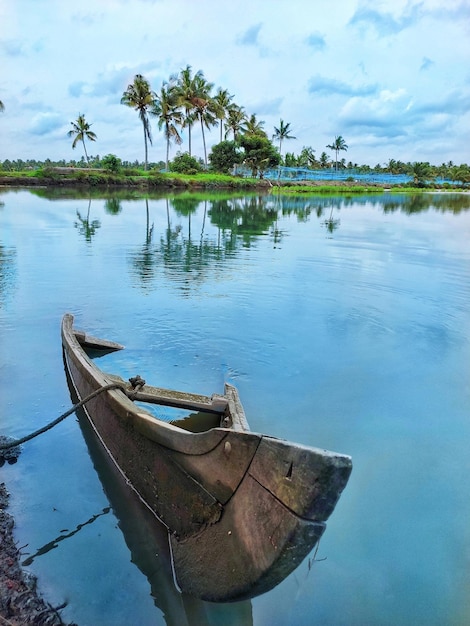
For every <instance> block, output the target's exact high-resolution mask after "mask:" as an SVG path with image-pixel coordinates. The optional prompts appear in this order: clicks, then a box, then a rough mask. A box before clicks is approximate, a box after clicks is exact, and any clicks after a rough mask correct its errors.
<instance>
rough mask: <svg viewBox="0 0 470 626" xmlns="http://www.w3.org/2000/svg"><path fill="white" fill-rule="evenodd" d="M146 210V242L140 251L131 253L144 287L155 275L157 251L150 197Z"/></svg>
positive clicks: (136, 272)
mask: <svg viewBox="0 0 470 626" xmlns="http://www.w3.org/2000/svg"><path fill="white" fill-rule="evenodd" d="M145 210H146V228H145V243H144V245H143V246H142V248H141V249H140V250H139V251H137V252H135V253H133V254H132V255H131V257H132V259H131V260H132V265H133V266H134V270H135V274H136V275H137V276H138V277H139V279H140V282H141V284H142V286H143V287H146V286H148V283H149V282H150V281H151V280H152V278H153V277H154V274H155V257H156V252H155V250H154V249H153V247H152V237H153V224H152V225H150V211H149V201H148V198H145Z"/></svg>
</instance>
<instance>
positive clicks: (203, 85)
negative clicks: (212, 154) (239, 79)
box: [193, 72, 218, 165]
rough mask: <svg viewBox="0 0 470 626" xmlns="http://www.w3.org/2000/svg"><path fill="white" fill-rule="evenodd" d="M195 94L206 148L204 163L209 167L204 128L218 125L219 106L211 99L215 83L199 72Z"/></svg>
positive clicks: (195, 81) (196, 77) (194, 103)
mask: <svg viewBox="0 0 470 626" xmlns="http://www.w3.org/2000/svg"><path fill="white" fill-rule="evenodd" d="M194 84H195V93H196V95H195V96H194V98H193V105H194V111H195V113H196V115H197V117H198V119H199V122H200V124H201V133H202V145H203V148H204V163H205V164H206V165H207V149H206V137H205V133H204V128H207V129H209V128H211V127H212V126H215V125H216V124H217V116H216V111H217V108H218V106H217V104H216V103H215V101H214V99H213V98H212V97H211V91H212V88H213V86H214V85H213V83H209V82H208V81H207V80H206V79H205V78H204V74H203V73H202V72H198V73H197V74H196V76H195V79H194Z"/></svg>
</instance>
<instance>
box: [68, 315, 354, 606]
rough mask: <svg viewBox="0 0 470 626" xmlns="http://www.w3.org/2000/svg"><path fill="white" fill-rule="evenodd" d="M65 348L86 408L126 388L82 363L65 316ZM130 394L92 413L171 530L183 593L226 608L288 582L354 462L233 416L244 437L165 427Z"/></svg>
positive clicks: (128, 475) (105, 440) (108, 446)
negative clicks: (113, 384) (262, 430)
mask: <svg viewBox="0 0 470 626" xmlns="http://www.w3.org/2000/svg"><path fill="white" fill-rule="evenodd" d="M62 342H63V348H64V362H65V365H66V369H67V371H68V374H69V376H70V379H71V381H72V383H73V386H74V388H75V391H76V393H77V395H78V397H79V398H80V399H83V398H85V397H87V396H88V395H89V394H91V393H93V392H94V391H97V390H98V389H100V388H101V387H103V386H105V385H107V384H109V383H111V382H113V381H114V382H116V380H119V379H117V377H115V376H111V375H107V374H105V373H103V372H102V371H101V370H99V369H98V368H97V367H96V366H95V365H94V363H93V362H92V361H91V359H89V358H88V356H87V355H86V354H85V352H84V350H83V349H82V347H81V346H80V343H79V341H78V339H77V337H76V336H75V335H74V332H73V318H72V316H65V317H64V320H63V325H62ZM122 385H123V387H124V386H125V385H126V383H125V382H124V381H122ZM145 389H146V388H145V387H144V388H143V391H145ZM128 395H131V394H128V393H126V392H124V391H122V390H121V389H113V390H107V391H103V393H101V394H99V395H98V396H97V397H96V398H94V399H92V400H90V401H89V402H87V404H86V406H85V407H84V409H85V413H86V415H87V417H88V420H89V421H90V424H91V425H92V427H93V429H94V431H95V433H96V435H97V437H98V439H99V441H100V442H101V444H102V446H103V447H104V449H105V450H106V452H107V454H108V455H109V457H110V458H111V459H112V461H113V462H114V464H115V465H116V467H117V468H118V469H119V471H120V472H121V474H122V475H123V476H124V477H125V479H126V481H127V483H128V484H129V486H130V487H132V488H133V489H134V490H135V492H136V493H137V494H138V496H139V497H140V499H141V500H142V501H143V502H144V503H145V505H146V506H147V507H148V508H149V509H150V511H151V512H152V513H153V514H154V515H155V516H156V517H157V518H158V519H159V520H160V521H162V522H163V523H164V524H165V526H166V527H167V528H168V530H169V536H170V545H171V551H172V557H173V565H174V572H175V577H176V580H177V583H178V585H179V587H180V588H181V590H182V591H184V592H186V593H190V594H192V595H194V596H196V597H198V598H201V599H204V600H210V601H218V602H227V601H235V600H241V599H247V598H251V597H254V596H255V595H258V594H260V593H264V592H266V591H268V590H269V589H271V588H273V587H274V586H275V585H277V584H278V583H279V582H281V581H282V580H283V579H284V578H285V577H286V576H287V575H288V574H289V573H290V572H292V571H293V570H294V569H295V568H296V567H297V566H298V565H299V564H300V562H301V561H302V560H303V559H304V558H305V557H306V556H307V555H308V554H309V552H310V551H311V550H312V548H313V547H314V546H315V544H316V543H317V542H318V539H319V538H320V537H321V535H322V533H323V532H324V530H325V521H326V519H327V518H328V516H329V515H330V514H331V512H332V511H333V509H334V506H335V504H336V502H337V500H338V498H339V496H340V494H341V491H342V490H343V489H344V487H345V485H346V483H347V480H348V478H349V474H350V472H351V467H352V465H351V459H350V458H349V457H347V456H345V455H338V454H334V453H331V452H327V451H324V450H319V449H315V448H308V447H305V446H298V445H296V444H291V443H289V442H285V441H282V440H278V439H275V438H272V437H267V436H264V435H260V434H258V433H252V432H250V431H246V430H244V428H245V425H246V422H245V423H244V422H243V420H238V421H237V419H234V417H236V416H233V415H230V414H229V412H226V414H225V415H224V414H221V423H226V422H227V420H229V422H230V423H233V422H237V423H239V424H242V426H241V427H240V429H239V430H237V429H236V428H235V427H233V428H213V429H211V430H209V431H207V432H204V433H197V434H194V433H188V432H185V431H183V430H182V429H180V428H176V427H174V426H171V425H170V424H167V423H165V422H162V423H160V422H159V420H156V419H155V418H154V417H153V416H151V415H150V414H149V413H147V412H146V411H144V410H143V409H141V408H140V407H138V406H136V405H135V404H134V402H133V401H132V400H131V399H130V398H129V397H128ZM232 400H233V398H232ZM218 401H220V399H218ZM235 404H236V403H235ZM233 405H234V402H233V401H232V402H231V404H230V403H228V402H227V407H229V406H232V407H233ZM227 411H228V409H227ZM227 423H228V422H227ZM244 424H245V425H244ZM235 426H236V424H235Z"/></svg>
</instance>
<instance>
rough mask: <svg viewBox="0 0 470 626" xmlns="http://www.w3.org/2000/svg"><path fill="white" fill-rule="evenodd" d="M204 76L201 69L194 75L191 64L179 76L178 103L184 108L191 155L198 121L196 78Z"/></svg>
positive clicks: (184, 126) (184, 121) (184, 125)
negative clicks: (193, 128)
mask: <svg viewBox="0 0 470 626" xmlns="http://www.w3.org/2000/svg"><path fill="white" fill-rule="evenodd" d="M199 75H200V76H202V72H201V70H199V71H198V72H197V73H196V74H195V76H193V73H192V69H191V66H190V65H187V66H186V67H185V68H184V70H181V72H180V74H179V76H178V77H177V87H176V93H177V101H178V105H179V106H181V107H182V108H183V109H184V112H185V115H184V118H183V123H182V126H183V128H187V129H188V145H189V155H190V156H191V130H192V127H193V124H194V122H195V121H196V113H195V105H194V98H195V97H196V95H197V94H196V89H197V85H196V80H197V77H198V76H199Z"/></svg>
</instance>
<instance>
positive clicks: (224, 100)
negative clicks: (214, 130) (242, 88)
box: [214, 87, 233, 142]
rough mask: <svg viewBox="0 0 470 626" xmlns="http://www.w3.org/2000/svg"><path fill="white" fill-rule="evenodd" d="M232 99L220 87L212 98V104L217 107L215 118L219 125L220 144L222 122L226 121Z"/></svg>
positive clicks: (225, 90)
mask: <svg viewBox="0 0 470 626" xmlns="http://www.w3.org/2000/svg"><path fill="white" fill-rule="evenodd" d="M232 98H233V96H231V95H230V94H229V92H228V91H227V89H221V88H220V87H219V88H218V89H217V93H216V94H215V96H214V102H215V103H216V105H217V110H216V113H215V116H216V118H217V119H218V120H219V124H220V141H221V142H222V130H223V126H224V120H226V119H227V117H228V113H229V109H230V105H231V102H232Z"/></svg>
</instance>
